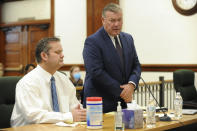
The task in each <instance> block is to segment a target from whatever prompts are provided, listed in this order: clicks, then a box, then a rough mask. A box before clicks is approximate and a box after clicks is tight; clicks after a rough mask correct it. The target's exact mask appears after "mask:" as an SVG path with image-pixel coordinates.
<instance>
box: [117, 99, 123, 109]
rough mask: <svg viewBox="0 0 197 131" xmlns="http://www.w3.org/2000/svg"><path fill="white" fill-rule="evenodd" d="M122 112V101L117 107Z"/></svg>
mask: <svg viewBox="0 0 197 131" xmlns="http://www.w3.org/2000/svg"><path fill="white" fill-rule="evenodd" d="M121 110H122V107H121V105H120V101H119V102H118V106H117V111H121Z"/></svg>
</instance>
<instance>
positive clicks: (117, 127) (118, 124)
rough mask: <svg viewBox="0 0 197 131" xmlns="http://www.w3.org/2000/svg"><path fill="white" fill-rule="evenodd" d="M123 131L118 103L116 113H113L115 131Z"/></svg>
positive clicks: (120, 109)
mask: <svg viewBox="0 0 197 131" xmlns="http://www.w3.org/2000/svg"><path fill="white" fill-rule="evenodd" d="M122 130H124V128H123V124H122V108H121V105H120V102H118V106H117V112H116V113H115V131H122Z"/></svg>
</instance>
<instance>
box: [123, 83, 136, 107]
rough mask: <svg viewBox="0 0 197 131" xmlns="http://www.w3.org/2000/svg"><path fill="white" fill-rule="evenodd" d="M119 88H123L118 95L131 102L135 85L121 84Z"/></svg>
mask: <svg viewBox="0 0 197 131" xmlns="http://www.w3.org/2000/svg"><path fill="white" fill-rule="evenodd" d="M120 88H122V89H123V90H122V92H121V94H120V97H121V98H122V99H123V100H124V101H125V102H127V103H128V102H131V101H132V97H133V92H134V89H135V86H134V85H133V84H131V83H129V84H125V85H121V86H120Z"/></svg>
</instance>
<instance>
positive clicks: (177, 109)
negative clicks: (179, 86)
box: [174, 92, 183, 120]
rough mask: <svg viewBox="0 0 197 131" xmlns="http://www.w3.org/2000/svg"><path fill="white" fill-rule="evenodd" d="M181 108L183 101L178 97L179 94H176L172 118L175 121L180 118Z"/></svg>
mask: <svg viewBox="0 0 197 131" xmlns="http://www.w3.org/2000/svg"><path fill="white" fill-rule="evenodd" d="M182 108H183V99H182V97H181V95H180V92H177V93H176V97H175V99H174V118H175V119H176V120H178V119H180V118H182Z"/></svg>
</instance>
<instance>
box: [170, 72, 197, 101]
mask: <svg viewBox="0 0 197 131" xmlns="http://www.w3.org/2000/svg"><path fill="white" fill-rule="evenodd" d="M194 79H195V75H194V71H192V70H187V69H179V70H176V71H174V72H173V81H174V88H175V90H176V92H180V93H181V96H182V98H183V101H192V100H195V99H197V91H196V88H195V86H194Z"/></svg>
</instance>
